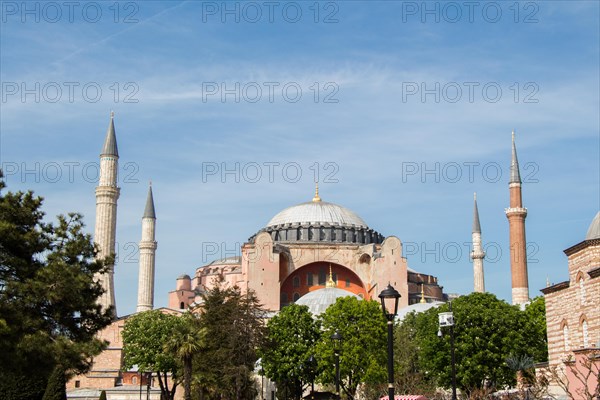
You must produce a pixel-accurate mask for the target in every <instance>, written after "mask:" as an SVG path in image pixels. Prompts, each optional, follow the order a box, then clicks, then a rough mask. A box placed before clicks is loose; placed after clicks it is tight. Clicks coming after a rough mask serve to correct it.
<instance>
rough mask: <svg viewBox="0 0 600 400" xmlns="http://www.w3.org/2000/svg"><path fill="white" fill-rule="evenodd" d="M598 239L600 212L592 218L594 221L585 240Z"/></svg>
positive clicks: (599, 233) (599, 237)
mask: <svg viewBox="0 0 600 400" xmlns="http://www.w3.org/2000/svg"><path fill="white" fill-rule="evenodd" d="M592 239H600V211H598V213H597V214H596V216H595V217H594V220H593V221H592V223H591V224H590V227H589V228H588V231H587V234H586V235H585V240H592Z"/></svg>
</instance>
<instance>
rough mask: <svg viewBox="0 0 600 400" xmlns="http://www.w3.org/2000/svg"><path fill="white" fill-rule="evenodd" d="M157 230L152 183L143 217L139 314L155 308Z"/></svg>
mask: <svg viewBox="0 0 600 400" xmlns="http://www.w3.org/2000/svg"><path fill="white" fill-rule="evenodd" d="M155 228H156V214H155V213H154V198H153V197H152V183H150V187H149V188H148V198H147V199H146V208H145V209H144V215H143V216H142V240H141V241H140V272H139V283H138V304H137V310H136V311H137V312H142V311H148V310H152V309H153V308H154V265H155V254H156V247H157V243H156V241H155V240H154V234H155Z"/></svg>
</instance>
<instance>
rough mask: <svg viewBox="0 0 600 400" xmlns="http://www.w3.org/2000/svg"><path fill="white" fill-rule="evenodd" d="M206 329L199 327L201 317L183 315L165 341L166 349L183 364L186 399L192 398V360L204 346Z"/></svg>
mask: <svg viewBox="0 0 600 400" xmlns="http://www.w3.org/2000/svg"><path fill="white" fill-rule="evenodd" d="M205 336H206V335H205V331H204V329H201V328H200V327H199V319H198V317H196V316H195V315H194V314H192V313H186V314H184V315H183V316H182V317H181V323H180V324H177V326H176V327H175V329H174V331H173V335H172V336H171V338H170V339H169V341H167V342H166V343H165V350H166V351H167V352H169V353H172V354H174V355H175V357H177V358H178V359H180V360H181V363H182V364H183V391H184V399H185V400H191V398H192V361H193V359H194V356H195V355H196V354H198V353H199V352H200V351H201V350H202V348H203V347H204V342H205Z"/></svg>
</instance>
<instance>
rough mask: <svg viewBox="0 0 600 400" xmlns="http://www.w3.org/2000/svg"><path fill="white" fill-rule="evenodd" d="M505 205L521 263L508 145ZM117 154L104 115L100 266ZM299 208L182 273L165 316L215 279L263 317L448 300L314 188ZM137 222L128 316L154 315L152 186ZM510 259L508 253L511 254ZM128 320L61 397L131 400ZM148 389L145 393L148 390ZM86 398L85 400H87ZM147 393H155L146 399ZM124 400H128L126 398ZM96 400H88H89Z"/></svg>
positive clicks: (394, 242)
mask: <svg viewBox="0 0 600 400" xmlns="http://www.w3.org/2000/svg"><path fill="white" fill-rule="evenodd" d="M512 146H513V147H512V161H511V175H510V177H511V178H510V182H509V192H510V205H509V208H507V209H506V215H507V218H508V221H509V227H510V229H509V230H510V242H511V243H513V244H515V245H516V246H518V247H520V248H522V251H523V252H522V253H520V254H525V253H524V252H525V243H526V242H525V217H526V215H527V210H526V209H525V208H524V207H523V205H522V199H521V179H520V175H519V165H518V161H517V155H516V147H515V142H514V133H513V144H512ZM118 162H119V152H118V147H117V137H116V133H115V124H114V114H112V113H111V118H110V122H109V127H108V131H107V133H106V137H105V141H104V145H103V147H102V151H101V154H100V176H99V183H98V186H97V187H96V225H95V235H94V240H95V242H96V244H97V245H98V247H99V250H100V252H99V254H98V257H99V258H104V257H106V256H108V255H110V254H114V253H115V243H116V226H117V201H118V199H119V196H120V189H119V187H118V184H117V171H118ZM310 197H311V196H307V198H306V199H304V200H308V201H304V202H301V203H299V204H297V205H293V206H291V207H288V208H285V209H284V210H282V211H280V212H278V213H276V214H275V215H274V216H273V217H272V218H271V220H270V221H268V222H267V223H266V225H265V226H264V227H261V228H259V229H257V232H256V233H254V234H252V235H251V236H250V237H249V239H248V240H247V242H245V243H244V244H243V245H242V246H241V252H240V254H241V256H237V257H229V258H225V259H220V260H215V261H212V262H210V263H208V264H207V265H202V266H199V267H198V268H196V270H195V271H194V273H193V276H189V275H187V274H182V275H181V276H179V278H177V281H176V282H174V285H173V289H174V290H173V291H171V292H169V294H168V307H165V308H162V309H161V310H163V311H164V312H168V313H175V314H178V313H182V312H184V311H185V310H188V309H194V308H195V307H198V306H200V305H201V295H202V293H203V292H204V291H205V290H206V289H209V288H211V286H212V285H213V284H215V282H216V281H217V280H216V279H215V278H219V279H220V280H222V281H223V283H224V284H226V285H237V286H239V287H240V288H241V290H242V291H244V290H248V289H251V290H253V291H254V292H255V293H256V295H257V297H258V299H259V300H260V301H261V303H262V304H263V305H264V308H265V309H267V310H269V311H271V312H277V311H279V310H280V309H281V308H282V307H285V306H286V305H289V304H292V303H295V302H298V303H300V304H307V305H309V308H311V309H312V310H313V313H318V312H319V311H318V310H317V309H318V308H319V307H320V310H321V311H322V310H324V308H325V307H326V306H327V305H329V304H331V303H333V302H335V299H336V298H337V297H340V296H346V295H349V296H358V297H360V298H363V299H377V296H378V294H379V293H380V292H381V291H382V290H383V289H384V288H385V287H386V286H387V285H388V283H390V284H391V285H393V286H394V287H395V288H396V290H398V292H400V294H401V297H400V308H401V309H402V308H406V307H409V306H410V307H413V306H417V305H421V306H424V305H425V304H423V303H428V304H433V303H439V302H442V301H446V300H448V295H447V294H445V293H444V292H443V287H442V286H441V285H440V283H439V282H438V279H437V277H435V276H432V275H428V274H425V273H420V272H417V271H414V270H412V269H410V268H409V266H408V263H407V260H406V258H404V257H403V256H402V241H401V240H400V239H399V238H398V237H396V236H386V237H384V236H383V235H382V234H380V233H379V232H377V231H376V230H375V229H374V228H373V227H370V226H369V225H367V223H366V222H365V221H364V220H363V219H362V218H361V217H360V216H359V215H358V214H357V213H355V212H354V211H351V210H349V209H348V208H345V207H343V206H341V205H338V204H334V203H330V202H327V201H325V200H323V199H322V198H321V197H320V194H319V188H318V184H317V186H316V189H315V192H314V195H313V196H312V199H311V198H310ZM142 210H143V214H142V235H141V241H140V246H139V251H140V257H139V263H140V265H139V285H138V304H137V308H136V312H142V311H146V310H152V309H154V295H155V293H154V276H155V253H156V251H157V248H158V244H157V242H156V240H155V228H156V219H157V215H156V212H155V208H154V198H153V191H152V187H149V189H148V197H147V201H146V204H145V207H144V208H143V209H142V207H140V211H142ZM472 233H473V234H472V240H473V247H472V252H471V258H472V260H473V273H474V275H473V279H474V281H473V282H474V291H477V292H484V291H485V285H484V269H483V259H484V257H485V253H484V252H483V251H482V240H481V226H480V223H479V215H478V210H477V200H476V199H475V201H474V217H473V232H472ZM511 253H512V252H511ZM113 276H114V265H113V266H109V268H108V270H107V272H106V273H104V274H102V275H99V276H98V277H97V279H98V280H99V281H100V282H102V285H103V286H104V288H105V289H106V292H105V293H104V295H103V296H102V297H101V299H99V303H100V304H101V305H102V306H103V307H106V308H107V307H111V306H113V307H115V308H116V303H115V294H114V281H113ZM511 276H512V287H513V290H512V293H513V304H523V303H525V302H527V301H528V300H529V293H528V278H527V260H526V257H515V259H513V257H511ZM128 317H129V316H119V317H118V318H116V320H115V321H114V322H113V323H112V324H111V325H110V326H109V327H107V328H105V329H104V330H103V331H102V332H100V333H99V336H100V337H101V338H103V339H106V340H107V341H109V342H110V345H109V347H108V348H107V350H105V351H104V352H103V353H102V354H100V355H99V356H97V357H96V358H95V359H94V365H93V367H92V369H91V371H90V372H88V373H87V374H85V375H79V376H76V377H74V378H72V379H71V380H70V381H69V382H68V384H67V388H68V389H69V392H68V393H69V398H73V399H75V398H81V399H82V398H86V396H88V395H89V396H90V397H93V396H95V395H96V394H99V390H106V391H107V394H109V398H110V397H111V395H110V393H113V394H115V393H119V396H120V397H119V398H129V397H128V396H129V395H131V396H133V397H135V396H136V393H138V386H139V384H140V383H141V381H142V380H143V379H144V378H143V377H142V376H141V375H139V374H138V373H137V372H136V371H128V372H124V371H121V365H122V364H121V361H122V338H121V331H122V328H123V326H124V324H125V321H126V320H127V318H128ZM152 390H154V389H152ZM90 391H91V392H90ZM154 394H156V393H154ZM133 397H132V398H133ZM96 398H97V396H96Z"/></svg>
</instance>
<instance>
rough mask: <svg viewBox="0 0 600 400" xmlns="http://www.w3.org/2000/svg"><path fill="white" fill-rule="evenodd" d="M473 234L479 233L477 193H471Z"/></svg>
mask: <svg viewBox="0 0 600 400" xmlns="http://www.w3.org/2000/svg"><path fill="white" fill-rule="evenodd" d="M473 204H474V205H473V233H476V232H477V233H481V225H480V224H479V210H478V209H477V193H473Z"/></svg>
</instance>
